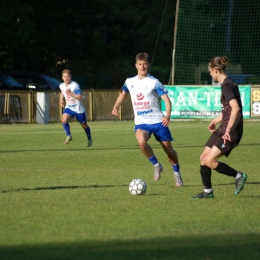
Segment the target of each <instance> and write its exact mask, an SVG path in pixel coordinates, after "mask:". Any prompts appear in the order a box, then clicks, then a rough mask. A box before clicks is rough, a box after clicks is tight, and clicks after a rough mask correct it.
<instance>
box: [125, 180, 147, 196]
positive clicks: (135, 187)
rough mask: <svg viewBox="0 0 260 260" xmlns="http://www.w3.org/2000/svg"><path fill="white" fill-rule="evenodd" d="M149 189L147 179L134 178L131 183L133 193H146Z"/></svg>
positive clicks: (130, 189)
mask: <svg viewBox="0 0 260 260" xmlns="http://www.w3.org/2000/svg"><path fill="white" fill-rule="evenodd" d="M146 190H147V185H146V183H145V181H143V180H141V179H133V180H132V181H131V182H130V184H129V191H130V193H131V194H132V195H144V194H145V192H146Z"/></svg>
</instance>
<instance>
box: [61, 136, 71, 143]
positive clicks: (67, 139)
mask: <svg viewBox="0 0 260 260" xmlns="http://www.w3.org/2000/svg"><path fill="white" fill-rule="evenodd" d="M71 140H72V136H71V135H68V136H67V138H66V140H65V142H64V143H63V144H68V143H69V142H70V141H71Z"/></svg>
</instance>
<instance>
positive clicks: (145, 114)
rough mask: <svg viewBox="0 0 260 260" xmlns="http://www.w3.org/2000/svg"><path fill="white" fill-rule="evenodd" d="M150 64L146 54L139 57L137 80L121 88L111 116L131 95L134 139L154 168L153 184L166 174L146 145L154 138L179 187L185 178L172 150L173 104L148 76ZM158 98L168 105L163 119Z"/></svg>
mask: <svg viewBox="0 0 260 260" xmlns="http://www.w3.org/2000/svg"><path fill="white" fill-rule="evenodd" d="M149 66H150V63H149V55H148V54H147V53H139V54H137V55H136V63H135V67H136V69H137V74H138V75H137V76H135V77H132V78H128V79H127V80H126V81H125V84H124V86H123V88H122V92H121V94H120V95H119V97H118V98H117V100H116V103H115V105H114V107H113V110H112V114H113V115H114V116H118V115H119V110H118V109H119V107H120V106H121V105H122V104H123V102H124V100H125V98H126V97H127V95H128V94H129V93H130V95H131V100H132V105H133V110H134V114H135V136H136V139H137V142H138V144H139V147H140V149H141V151H142V152H143V154H144V155H145V156H146V157H147V158H148V159H149V161H150V162H151V163H152V164H153V165H154V180H155V181H157V180H159V179H160V178H161V172H162V171H163V167H162V165H161V164H160V163H159V162H158V160H157V158H156V157H155V155H154V153H153V150H152V148H151V146H150V145H149V144H148V143H147V142H148V140H149V138H150V136H151V134H153V135H154V137H155V139H156V140H157V141H158V142H160V144H161V146H162V148H163V150H164V152H165V153H166V154H167V156H168V160H169V162H170V163H171V165H172V169H173V171H174V177H175V180H176V186H177V187H181V186H183V181H182V177H181V174H180V169H179V161H178V155H177V153H176V151H175V150H174V149H173V148H172V145H171V141H172V140H173V138H172V136H171V133H170V130H169V128H168V125H169V123H170V115H171V101H170V99H169V97H168V95H167V94H168V91H167V90H166V89H165V88H164V86H163V85H162V83H161V82H160V81H159V80H158V79H156V78H154V77H152V76H151V75H150V74H148V69H149ZM159 97H161V99H162V100H163V101H164V102H165V105H166V115H165V116H164V115H163V113H162V111H161V109H160V104H159Z"/></svg>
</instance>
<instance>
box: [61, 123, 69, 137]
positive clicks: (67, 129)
mask: <svg viewBox="0 0 260 260" xmlns="http://www.w3.org/2000/svg"><path fill="white" fill-rule="evenodd" d="M62 125H63V128H64V130H65V132H66V135H71V133H70V125H69V123H63V124H62Z"/></svg>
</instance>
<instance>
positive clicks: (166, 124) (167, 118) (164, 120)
mask: <svg viewBox="0 0 260 260" xmlns="http://www.w3.org/2000/svg"><path fill="white" fill-rule="evenodd" d="M169 124H170V118H169V117H167V116H165V117H164V118H163V119H162V125H163V126H168V125H169Z"/></svg>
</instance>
